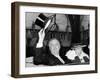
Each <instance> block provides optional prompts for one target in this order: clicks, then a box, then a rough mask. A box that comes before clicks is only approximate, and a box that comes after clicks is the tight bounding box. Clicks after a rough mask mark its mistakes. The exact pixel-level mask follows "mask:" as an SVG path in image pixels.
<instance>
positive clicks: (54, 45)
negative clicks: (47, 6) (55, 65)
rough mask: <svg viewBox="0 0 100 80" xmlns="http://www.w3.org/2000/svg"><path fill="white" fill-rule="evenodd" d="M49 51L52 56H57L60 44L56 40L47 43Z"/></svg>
mask: <svg viewBox="0 0 100 80" xmlns="http://www.w3.org/2000/svg"><path fill="white" fill-rule="evenodd" d="M49 49H50V51H51V53H52V54H54V55H58V54H59V50H60V43H59V41H58V40H57V39H53V40H51V41H50V42H49Z"/></svg>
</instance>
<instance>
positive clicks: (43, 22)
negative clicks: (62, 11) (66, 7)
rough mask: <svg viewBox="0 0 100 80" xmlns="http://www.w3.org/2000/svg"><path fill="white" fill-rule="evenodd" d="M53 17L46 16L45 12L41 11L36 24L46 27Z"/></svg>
mask: <svg viewBox="0 0 100 80" xmlns="http://www.w3.org/2000/svg"><path fill="white" fill-rule="evenodd" d="M50 19H51V18H49V17H47V16H45V15H44V14H43V13H40V14H39V16H38V17H37V18H36V21H35V24H36V25H38V26H40V27H41V28H44V27H45V25H46V24H47V23H48V22H49V23H50V22H51V21H50Z"/></svg>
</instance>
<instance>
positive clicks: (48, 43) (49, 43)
mask: <svg viewBox="0 0 100 80" xmlns="http://www.w3.org/2000/svg"><path fill="white" fill-rule="evenodd" d="M53 40H57V41H58V42H59V44H60V46H61V41H60V40H59V39H57V38H52V39H50V40H48V42H47V45H48V46H49V44H50V42H51V41H53Z"/></svg>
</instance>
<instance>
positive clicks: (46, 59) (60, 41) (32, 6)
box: [11, 2, 97, 77]
mask: <svg viewBox="0 0 100 80" xmlns="http://www.w3.org/2000/svg"><path fill="white" fill-rule="evenodd" d="M11 58H12V60H11V61H12V76H14V77H39V76H55V75H69V74H85V73H97V7H93V6H78V5H57V4H42V3H27V2H26V3H24V2H15V3H12V56H11Z"/></svg>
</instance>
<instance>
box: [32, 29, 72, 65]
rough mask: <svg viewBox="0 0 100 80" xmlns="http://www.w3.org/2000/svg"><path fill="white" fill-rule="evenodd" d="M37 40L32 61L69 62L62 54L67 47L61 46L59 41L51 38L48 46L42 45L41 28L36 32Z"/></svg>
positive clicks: (45, 62)
mask: <svg viewBox="0 0 100 80" xmlns="http://www.w3.org/2000/svg"><path fill="white" fill-rule="evenodd" d="M38 35H39V40H38V42H37V44H36V49H35V56H34V60H33V63H34V64H36V65H39V64H44V65H62V64H66V63H68V62H71V61H70V60H68V59H67V57H66V56H64V53H66V51H68V50H69V49H68V48H64V47H61V45H60V41H59V40H57V39H55V38H53V39H51V40H50V41H49V42H48V46H45V48H44V47H43V41H44V38H45V30H44V29H41V30H40V31H39V33H38Z"/></svg>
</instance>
